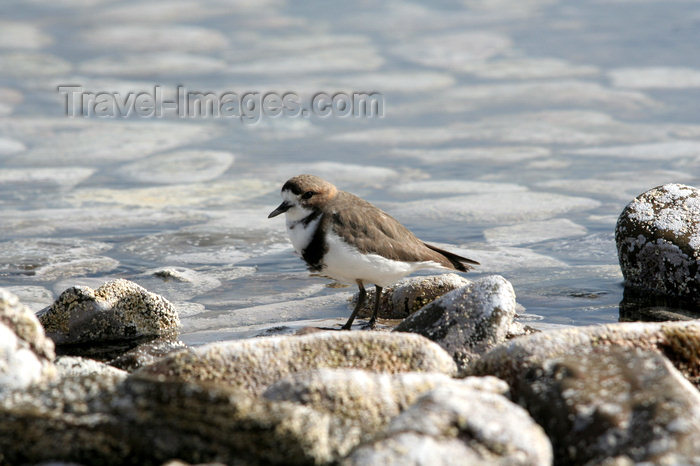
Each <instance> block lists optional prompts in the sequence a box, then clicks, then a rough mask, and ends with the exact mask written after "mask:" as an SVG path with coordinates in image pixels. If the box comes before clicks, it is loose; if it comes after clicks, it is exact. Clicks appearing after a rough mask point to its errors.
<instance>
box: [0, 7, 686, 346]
mask: <svg viewBox="0 0 700 466" xmlns="http://www.w3.org/2000/svg"><path fill="white" fill-rule="evenodd" d="M0 18H2V20H0V167H1V169H0V208H1V209H2V214H1V217H0V235H1V236H0V238H2V242H1V243H0V244H1V246H0V286H4V287H9V288H10V289H11V290H12V291H14V292H15V293H17V294H18V295H19V296H20V297H21V298H22V300H23V301H24V302H25V303H27V304H28V305H29V306H30V307H31V308H32V309H34V310H39V309H41V308H42V307H44V306H46V305H47V304H49V303H50V302H51V301H52V300H53V299H54V298H55V297H56V296H57V295H58V294H59V293H60V292H61V291H62V290H63V289H65V288H67V287H69V286H72V285H78V284H86V285H90V286H99V284H100V283H101V282H103V281H105V280H107V279H111V278H115V277H123V278H128V279H130V280H133V281H136V282H137V283H140V284H142V285H144V286H146V287H147V288H148V289H149V290H152V291H155V292H158V293H162V294H163V295H164V296H166V297H167V298H169V299H170V300H172V301H173V302H174V303H175V304H176V306H177V308H178V310H179V311H180V314H181V316H182V320H183V325H184V327H183V340H184V341H185V342H186V343H189V344H200V343H203V342H207V341H213V340H220V339H229V338H241V337H248V336H252V335H256V334H260V333H264V332H265V331H266V330H269V329H270V328H277V327H283V326H287V327H290V328H295V327H297V326H302V325H308V324H314V325H315V324H317V323H319V322H320V323H323V324H324V325H328V324H334V323H338V322H342V321H343V320H344V319H345V318H346V317H347V316H348V314H349V312H350V310H349V303H348V298H349V297H350V295H351V293H352V292H353V291H354V290H353V289H352V288H342V287H332V286H328V285H329V280H326V279H323V278H320V277H313V276H309V274H308V272H307V271H306V269H305V267H304V265H303V263H302V261H301V260H300V259H299V258H297V257H296V256H295V255H294V254H293V252H292V249H291V245H290V244H289V242H288V240H287V239H286V236H285V233H284V229H283V220H281V218H275V219H272V220H268V219H267V218H266V217H267V214H268V213H269V212H270V211H271V210H272V209H274V207H275V206H276V205H277V204H278V203H279V193H278V191H279V188H280V186H281V184H282V183H283V182H284V181H285V180H286V179H287V178H288V177H290V176H292V175H294V174H298V173H304V172H307V173H315V174H318V175H320V176H323V177H326V178H328V179H330V180H331V181H333V182H335V184H336V185H338V186H339V187H340V188H341V189H345V190H348V191H351V192H354V193H356V194H358V195H360V196H362V197H365V198H367V199H369V200H371V201H372V202H374V203H376V204H377V205H379V206H380V207H382V208H384V209H385V210H386V211H388V212H389V213H390V214H392V215H393V216H395V217H396V218H397V219H399V220H400V221H402V222H403V223H404V224H406V225H407V226H408V227H409V228H411V229H412V230H414V231H415V232H416V233H417V234H418V235H419V236H420V237H421V238H422V239H424V240H426V241H429V242H432V243H435V244H437V245H442V246H444V247H446V248H448V249H450V250H453V251H455V252H458V253H464V254H465V255H467V256H468V257H471V258H474V259H476V260H478V261H480V262H481V263H482V264H483V265H482V266H481V267H479V268H478V269H477V271H476V272H475V273H471V274H469V276H472V277H478V276H479V275H483V274H494V273H496V274H501V275H503V276H505V277H506V278H507V279H509V280H510V281H511V282H512V283H513V284H514V286H515V290H516V294H517V296H518V301H519V302H520V303H521V304H522V305H523V306H524V307H525V308H526V311H525V315H524V316H523V320H525V321H527V322H529V323H531V324H533V325H535V326H541V327H546V326H551V325H560V324H564V325H585V324H590V323H604V322H614V321H617V320H618V318H619V308H618V305H619V302H620V300H621V299H622V293H623V287H622V276H621V273H620V270H619V267H618V265H617V257H616V251H615V245H614V237H613V230H614V226H615V221H616V219H617V216H618V215H619V213H620V212H621V211H622V209H623V207H624V206H625V204H626V203H627V202H629V201H630V200H631V199H632V198H633V197H634V196H636V195H637V194H639V193H641V192H643V191H645V190H647V189H649V188H651V187H654V186H657V185H660V184H663V183H666V182H671V181H673V182H682V183H687V184H697V183H698V175H699V174H700V171H699V170H698V168H699V167H700V107H698V106H697V101H698V98H699V97H700V55H699V54H698V53H697V44H698V43H700V29H699V28H698V27H697V23H698V20H700V6H698V5H697V4H696V3H694V2H668V1H664V2H654V1H640V2H629V1H624V0H621V1H612V2H597V1H590V2H576V3H571V2H561V3H558V2H556V1H551V0H541V1H538V0H532V1H525V2H523V1H510V0H503V1H498V2H482V1H466V2H463V3H451V2H440V3H438V4H432V3H427V2H426V3H405V2H390V3H383V2H377V3H376V4H375V3H374V2H362V3H359V4H352V6H347V7H339V6H338V5H334V6H333V7H329V6H328V5H327V4H326V3H325V2H324V3H322V2H311V3H305V4H304V5H297V4H293V3H286V2H284V1H277V0H272V1H269V2H228V1H223V0H204V1H194V0H180V1H178V2H172V3H171V2H161V1H152V2H143V1H138V2H137V1H123V2H113V1H108V0H61V1H55V0H52V1H48V0H34V1H32V2H21V1H19V0H16V1H9V2H4V3H3V4H2V5H0ZM66 84H73V85H75V84H78V85H81V86H82V87H83V88H84V89H86V90H92V91H94V92H97V91H110V92H119V93H126V92H129V91H139V90H147V91H148V90H151V89H153V86H154V85H160V86H162V88H163V90H164V92H165V93H166V94H168V95H174V93H175V92H176V91H175V88H176V86H177V85H178V84H182V85H184V86H186V87H187V88H188V89H196V90H200V91H212V92H218V93H220V92H223V91H226V90H232V91H235V92H237V93H245V92H252V91H257V92H261V93H264V92H267V91H276V92H279V93H283V92H286V91H294V92H296V93H298V94H299V95H301V96H302V97H304V96H310V95H311V94H313V93H316V92H321V91H324V92H328V93H331V94H332V93H334V92H338V91H343V92H352V91H358V92H360V91H362V92H369V91H374V92H379V93H381V94H382V95H383V97H384V113H385V116H384V117H383V118H372V119H370V118H364V119H363V118H340V117H336V118H320V117H317V116H310V117H301V116H299V117H296V118H292V117H281V118H271V117H268V118H262V119H261V120H260V121H259V122H258V123H255V124H251V123H250V122H242V121H241V120H240V119H231V118H228V119H227V118H218V119H217V118H208V119H205V118H202V119H196V118H190V119H181V118H178V117H177V116H175V115H171V116H169V117H167V118H161V119H156V118H139V117H137V116H134V117H131V118H127V119H122V118H97V117H90V118H82V117H76V118H68V117H66V116H65V108H64V104H65V102H64V100H65V97H64V96H63V95H61V94H60V93H59V92H57V89H56V87H57V86H59V85H66ZM163 267H174V268H176V269H177V270H179V271H180V273H181V275H182V276H183V277H184V278H183V280H184V281H177V280H169V281H164V280H163V279H161V278H158V277H157V276H154V275H153V272H154V271H156V270H158V269H161V268H163Z"/></svg>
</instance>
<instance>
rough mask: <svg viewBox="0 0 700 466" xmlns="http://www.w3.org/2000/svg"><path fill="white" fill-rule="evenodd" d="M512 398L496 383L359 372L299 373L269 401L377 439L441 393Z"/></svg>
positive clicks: (268, 393)
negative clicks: (334, 419) (344, 423)
mask: <svg viewBox="0 0 700 466" xmlns="http://www.w3.org/2000/svg"><path fill="white" fill-rule="evenodd" d="M451 386H455V387H458V388H463V389H465V390H482V391H490V392H492V393H500V394H503V393H506V392H507V391H508V385H506V383H505V382H503V381H502V380H499V379H497V378H495V377H467V378H466V379H453V378H451V377H449V376H447V375H445V374H440V373H428V372H405V373H398V374H378V373H374V372H368V371H364V370H358V369H319V370H316V371H312V372H299V373H296V374H292V375H291V376H288V377H285V378H283V379H281V380H279V381H277V382H275V383H274V384H272V385H271V386H270V387H269V388H268V389H267V390H265V392H264V393H263V396H264V397H265V398H267V399H270V400H277V401H292V402H295V403H300V404H303V405H306V406H310V407H312V408H314V409H316V410H317V411H321V412H327V413H330V414H333V415H335V416H340V417H342V418H344V419H347V420H349V421H351V422H352V423H354V424H355V425H357V426H358V427H359V428H361V429H362V434H363V437H368V436H369V437H371V436H372V435H374V434H375V433H376V432H377V431H379V430H381V429H382V428H384V427H385V426H386V425H387V424H388V423H389V421H390V420H391V419H392V418H393V417H395V416H397V415H398V414H399V413H401V412H402V411H403V410H405V409H406V408H407V407H408V406H410V405H411V404H413V403H414V402H415V401H416V400H417V399H418V397H420V396H421V395H422V394H423V393H425V392H428V391H430V390H432V389H433V388H436V387H451Z"/></svg>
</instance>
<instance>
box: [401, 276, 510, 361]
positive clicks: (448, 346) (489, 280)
mask: <svg viewBox="0 0 700 466" xmlns="http://www.w3.org/2000/svg"><path fill="white" fill-rule="evenodd" d="M514 317H515V292H514V291H513V286H512V285H511V284H510V282H508V280H506V279H505V278H503V277H501V276H500V275H491V276H488V277H483V278H480V279H479V280H476V281H474V282H471V283H470V284H468V285H466V286H463V287H461V288H458V289H456V290H453V291H450V292H449V293H447V294H446V295H444V296H442V297H440V298H438V299H436V300H435V301H433V302H432V303H430V304H428V305H427V306H425V307H423V308H422V309H420V310H419V311H418V312H416V313H414V314H412V315H410V316H409V317H407V318H406V319H405V320H404V321H403V322H401V323H400V324H399V325H398V326H396V328H395V329H394V331H396V332H414V333H419V334H421V335H423V336H426V337H428V338H430V339H431V340H433V341H435V342H436V343H438V344H439V345H440V346H442V347H443V348H444V349H445V350H446V351H447V352H448V353H450V354H451V355H452V356H453V357H454V359H455V362H457V365H458V366H459V367H460V368H462V367H465V366H466V365H467V364H468V363H469V362H470V361H471V360H472V359H474V358H475V357H477V356H478V355H480V354H482V353H484V352H485V351H487V350H488V349H490V348H492V347H494V346H495V345H497V344H498V343H501V342H504V341H506V338H507V336H508V332H509V329H510V328H511V324H512V322H513V318H514Z"/></svg>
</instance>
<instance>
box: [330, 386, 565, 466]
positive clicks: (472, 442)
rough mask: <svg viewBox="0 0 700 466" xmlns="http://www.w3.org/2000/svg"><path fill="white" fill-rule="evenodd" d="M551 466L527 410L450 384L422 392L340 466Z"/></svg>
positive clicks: (549, 455) (545, 443) (541, 434)
mask: <svg viewBox="0 0 700 466" xmlns="http://www.w3.org/2000/svg"><path fill="white" fill-rule="evenodd" d="M551 462H552V447H551V445H550V443H549V439H548V438H547V436H546V435H545V433H544V431H543V430H542V428H541V427H540V426H538V425H537V424H536V423H535V422H534V421H533V420H532V418H530V416H529V415H528V414H527V412H526V411H525V410H524V409H523V408H521V407H520V406H518V405H516V404H514V403H512V402H511V401H509V400H508V399H506V398H505V397H503V396H502V395H499V394H497V393H492V392H488V391H481V390H473V389H465V388H458V387H457V386H450V387H441V388H436V389H434V390H432V391H429V392H428V393H426V394H424V395H423V396H422V397H421V398H419V399H418V401H417V402H416V403H414V404H413V405H412V406H411V407H409V408H408V409H407V410H405V411H404V412H403V413H401V414H399V415H398V416H396V417H395V418H394V419H393V420H392V421H391V423H390V424H389V426H388V427H387V428H386V429H385V430H384V432H383V434H380V435H379V436H378V438H377V440H375V441H374V442H371V443H368V444H364V445H361V446H359V447H358V448H356V449H355V450H354V451H353V452H352V453H351V455H350V456H349V457H348V458H347V459H346V460H345V461H343V463H342V464H344V465H348V466H349V465H404V464H431V465H432V464H436V465H451V464H503V465H506V464H508V465H510V464H520V465H540V464H551Z"/></svg>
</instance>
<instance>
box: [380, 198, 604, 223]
mask: <svg viewBox="0 0 700 466" xmlns="http://www.w3.org/2000/svg"><path fill="white" fill-rule="evenodd" d="M599 205H600V202H598V201H595V200H593V199H589V198H584V197H574V196H565V195H561V194H553V193H541V192H529V191H525V192H522V191H515V192H493V193H485V194H473V195H467V196H454V197H446V198H439V199H432V200H431V201H430V202H425V201H411V202H404V203H394V204H389V205H388V206H387V208H386V209H385V210H386V211H387V212H389V213H390V214H391V215H392V216H394V217H396V218H397V219H398V220H401V219H420V221H426V220H435V221H450V222H453V223H455V222H477V223H485V224H494V223H496V224H503V223H516V222H522V221H532V220H544V219H547V218H551V217H554V216H556V215H560V214H562V213H565V212H575V211H582V210H588V209H594V208H596V207H598V206H599Z"/></svg>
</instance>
